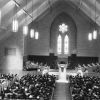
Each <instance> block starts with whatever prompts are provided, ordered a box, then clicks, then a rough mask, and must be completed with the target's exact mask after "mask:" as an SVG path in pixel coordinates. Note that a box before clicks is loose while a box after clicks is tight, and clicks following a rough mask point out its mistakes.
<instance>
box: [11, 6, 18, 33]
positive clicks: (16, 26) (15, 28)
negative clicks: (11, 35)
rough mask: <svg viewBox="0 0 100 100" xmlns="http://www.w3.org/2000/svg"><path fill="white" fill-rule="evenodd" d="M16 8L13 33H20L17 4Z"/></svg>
mask: <svg viewBox="0 0 100 100" xmlns="http://www.w3.org/2000/svg"><path fill="white" fill-rule="evenodd" d="M15 7H16V15H15V16H14V17H13V20H12V31H13V32H17V31H18V20H17V6H16V4H15Z"/></svg>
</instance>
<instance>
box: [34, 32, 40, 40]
mask: <svg viewBox="0 0 100 100" xmlns="http://www.w3.org/2000/svg"><path fill="white" fill-rule="evenodd" d="M35 39H36V40H38V39H39V32H37V31H36V32H35Z"/></svg>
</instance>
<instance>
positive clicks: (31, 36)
mask: <svg viewBox="0 0 100 100" xmlns="http://www.w3.org/2000/svg"><path fill="white" fill-rule="evenodd" d="M32 11H33V0H32ZM32 21H33V13H32ZM34 34H35V31H34V29H30V38H34Z"/></svg>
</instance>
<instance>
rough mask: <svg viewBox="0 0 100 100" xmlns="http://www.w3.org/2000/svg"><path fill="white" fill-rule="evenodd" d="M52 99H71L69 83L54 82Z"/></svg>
mask: <svg viewBox="0 0 100 100" xmlns="http://www.w3.org/2000/svg"><path fill="white" fill-rule="evenodd" d="M53 100H72V99H71V93H70V87H69V83H56V88H55V90H54V96H53Z"/></svg>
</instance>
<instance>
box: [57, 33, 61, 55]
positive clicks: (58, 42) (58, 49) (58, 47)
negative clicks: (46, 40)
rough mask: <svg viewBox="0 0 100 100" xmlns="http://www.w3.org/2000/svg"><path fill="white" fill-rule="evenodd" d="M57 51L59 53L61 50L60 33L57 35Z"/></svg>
mask: <svg viewBox="0 0 100 100" xmlns="http://www.w3.org/2000/svg"><path fill="white" fill-rule="evenodd" d="M57 52H58V54H61V52H62V37H61V35H59V36H58V37H57Z"/></svg>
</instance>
